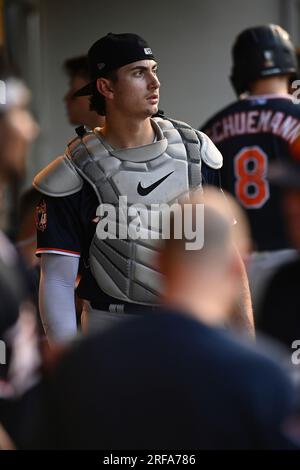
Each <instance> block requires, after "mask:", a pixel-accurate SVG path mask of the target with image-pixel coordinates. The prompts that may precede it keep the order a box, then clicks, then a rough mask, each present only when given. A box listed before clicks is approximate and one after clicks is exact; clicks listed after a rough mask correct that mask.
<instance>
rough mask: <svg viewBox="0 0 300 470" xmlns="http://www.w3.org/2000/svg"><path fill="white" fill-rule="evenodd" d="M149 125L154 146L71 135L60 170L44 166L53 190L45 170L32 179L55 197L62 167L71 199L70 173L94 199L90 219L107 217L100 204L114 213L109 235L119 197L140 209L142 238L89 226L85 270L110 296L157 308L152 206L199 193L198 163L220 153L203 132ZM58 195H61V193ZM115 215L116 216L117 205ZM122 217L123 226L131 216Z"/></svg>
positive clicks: (216, 161)
mask: <svg viewBox="0 0 300 470" xmlns="http://www.w3.org/2000/svg"><path fill="white" fill-rule="evenodd" d="M152 125H153V128H154V130H155V133H156V136H157V140H156V142H153V143H152V144H149V145H145V146H142V147H136V148H129V149H120V150H114V149H112V148H111V147H109V146H108V145H107V144H106V143H105V142H104V141H103V140H102V139H101V137H100V136H99V135H97V133H93V132H89V133H86V134H84V135H83V136H82V137H77V138H75V139H74V140H73V141H71V142H70V143H69V145H68V147H67V151H66V155H65V156H64V157H60V159H61V161H60V164H59V167H60V168H58V165H56V166H55V163H52V164H50V166H51V165H52V168H51V170H52V173H55V174H56V186H55V189H54V191H53V190H51V191H49V188H50V186H51V187H53V186H54V185H53V183H52V182H50V180H49V174H48V172H47V170H46V175H45V173H44V174H43V175H42V176H41V177H40V178H39V175H38V176H37V177H36V178H35V180H34V185H35V187H36V188H37V189H39V190H40V191H41V192H44V193H46V194H50V193H52V194H51V195H52V196H53V195H55V196H59V195H62V194H61V192H60V191H59V189H58V187H57V184H58V183H57V179H58V178H59V179H61V178H62V176H61V175H60V172H61V166H62V165H63V166H64V168H65V169H66V168H68V173H69V175H68V176H69V178H70V180H71V179H72V184H73V186H74V190H72V192H70V191H69V192H68V194H72V193H74V192H76V191H78V186H79V182H78V180H76V182H75V179H76V178H75V173H74V170H76V172H78V173H79V174H80V175H81V177H82V178H83V179H85V180H86V181H88V182H89V183H90V184H91V185H92V187H93V188H94V190H95V192H96V194H97V196H98V199H99V204H100V205H99V207H98V210H97V215H101V216H102V217H103V214H104V212H105V213H106V214H107V212H106V211H101V205H102V206H103V205H104V204H109V205H111V206H112V207H113V208H116V209H117V211H116V214H117V219H116V220H115V219H114V220H112V216H111V215H109V214H108V215H107V216H106V222H107V223H108V232H111V230H110V223H111V222H116V225H117V230H116V232H115V233H117V234H119V233H120V230H122V227H121V225H122V224H124V222H123V220H124V219H123V218H122V217H121V216H120V213H119V204H120V197H121V199H122V200H123V201H124V196H126V203H127V206H126V207H125V212H126V211H127V210H128V207H131V206H132V205H133V204H134V205H136V204H142V205H143V208H141V209H140V210H139V211H138V215H139V217H138V220H139V222H138V224H139V227H140V229H141V231H143V237H142V238H137V239H133V238H131V237H126V238H122V239H120V238H116V237H115V238H114V239H113V238H111V237H110V236H108V238H105V239H104V238H103V236H100V235H99V234H100V231H99V230H98V227H97V230H96V233H95V236H94V238H93V241H92V243H91V246H90V267H91V270H92V273H93V275H94V277H95V279H96V281H97V283H98V284H99V286H100V288H101V289H102V290H103V291H104V292H105V293H107V294H108V295H110V296H111V297H114V298H116V299H120V300H123V301H126V302H134V303H140V304H150V305H153V304H156V303H158V299H159V295H160V291H161V288H162V276H161V274H160V273H159V272H158V271H157V269H156V262H157V250H158V240H157V238H159V236H158V235H157V234H158V233H160V227H159V225H158V226H157V223H155V226H153V220H154V221H156V222H157V220H158V218H157V217H153V215H155V214H154V212H155V210H156V209H153V204H157V205H159V204H163V203H164V204H168V205H170V204H172V203H173V202H175V201H177V200H178V199H179V198H180V197H182V196H183V195H185V194H187V193H188V191H189V190H190V189H196V188H199V189H201V160H203V161H205V163H206V164H207V165H208V166H210V167H211V168H214V169H218V168H220V167H221V166H222V156H221V154H220V153H219V151H218V150H217V149H216V147H215V146H214V144H213V143H212V142H211V141H210V140H209V138H208V137H207V136H206V135H204V134H202V133H200V132H196V131H195V130H194V129H192V128H191V127H190V126H188V125H187V124H185V123H182V122H178V121H169V120H163V119H161V118H155V119H152ZM66 159H67V160H66ZM65 171H66V170H64V172H65ZM71 171H72V172H73V174H72V175H71ZM44 172H45V170H44ZM78 173H77V174H78ZM45 180H46V184H45ZM75 188H76V189H75ZM79 189H80V188H79ZM58 193H60V194H58ZM63 193H64V194H67V193H66V191H65V189H64V190H63ZM103 207H104V206H103ZM103 207H102V208H103ZM122 210H123V212H124V205H123V206H122ZM157 210H158V212H160V210H159V209H157ZM123 215H124V214H123ZM127 215H128V214H127ZM156 215H157V214H156ZM121 219H122V220H121ZM126 220H127V222H126V223H127V224H128V222H130V221H132V217H131V218H130V217H127V219H126ZM135 221H136V218H135ZM102 222H103V220H102ZM102 222H101V223H102ZM135 223H136V222H135ZM123 229H124V227H123ZM154 232H156V236H155V235H153V233H154ZM123 233H124V230H123ZM110 235H111V233H110Z"/></svg>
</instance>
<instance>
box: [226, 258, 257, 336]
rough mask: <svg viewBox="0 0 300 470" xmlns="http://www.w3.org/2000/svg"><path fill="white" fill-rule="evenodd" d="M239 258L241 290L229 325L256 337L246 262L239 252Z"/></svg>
mask: <svg viewBox="0 0 300 470" xmlns="http://www.w3.org/2000/svg"><path fill="white" fill-rule="evenodd" d="M238 260H239V269H240V275H241V292H240V296H239V299H238V301H237V303H236V306H235V309H234V311H233V312H232V315H231V317H230V320H229V326H230V327H231V328H232V329H234V330H236V331H239V332H241V333H246V334H248V335H249V336H252V337H254V336H255V327H254V319H253V309H252V301H251V294H250V288H249V282H248V276H247V272H246V268H245V265H244V262H243V260H242V258H241V256H240V254H239V253H238Z"/></svg>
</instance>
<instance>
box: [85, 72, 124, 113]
mask: <svg viewBox="0 0 300 470" xmlns="http://www.w3.org/2000/svg"><path fill="white" fill-rule="evenodd" d="M105 78H108V79H109V80H111V81H112V82H116V81H117V79H118V71H117V69H116V70H111V71H110V72H108V73H107V74H106V75H105ZM90 110H91V111H96V113H98V114H99V115H100V116H105V114H106V110H105V98H104V96H103V95H102V94H101V93H99V91H98V90H97V85H96V81H95V82H94V83H93V93H92V95H91V97H90Z"/></svg>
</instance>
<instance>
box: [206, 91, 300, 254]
mask: <svg viewBox="0 0 300 470" xmlns="http://www.w3.org/2000/svg"><path fill="white" fill-rule="evenodd" d="M201 130H202V131H203V132H205V133H206V134H207V135H208V136H209V137H210V138H211V140H212V141H213V142H214V144H215V145H216V146H217V147H218V149H219V150H220V152H221V153H222V155H223V159H224V160H223V167H222V169H221V170H220V175H221V184H222V188H223V189H225V190H227V191H229V192H230V193H231V194H233V195H234V196H235V197H236V199H237V200H238V202H239V203H240V204H241V205H242V206H243V207H244V209H246V211H247V214H248V217H249V221H250V227H251V231H252V237H253V240H254V244H255V249H257V250H259V251H261V250H277V249H283V248H288V247H289V242H288V240H287V237H286V233H285V224H284V220H283V215H282V208H281V190H280V189H279V188H276V187H273V186H272V187H271V186H270V184H269V181H268V176H267V175H268V168H269V164H270V162H272V161H276V160H286V159H299V160H300V107H299V105H296V104H294V103H293V101H292V97H291V96H289V95H268V96H251V97H248V98H245V99H242V100H239V101H237V102H235V103H233V104H231V105H229V106H228V107H226V108H225V109H223V110H222V111H220V112H219V113H217V114H216V115H215V116H213V117H212V118H211V119H210V120H209V121H208V122H206V123H205V124H204V126H202V128H201Z"/></svg>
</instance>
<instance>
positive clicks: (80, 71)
mask: <svg viewBox="0 0 300 470" xmlns="http://www.w3.org/2000/svg"><path fill="white" fill-rule="evenodd" d="M64 70H65V72H66V73H67V75H68V76H69V77H70V78H73V77H77V76H79V77H81V78H84V79H86V80H89V78H90V73H89V66H88V58H87V56H86V55H82V56H78V57H72V58H71V59H67V60H66V61H65V62H64Z"/></svg>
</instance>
